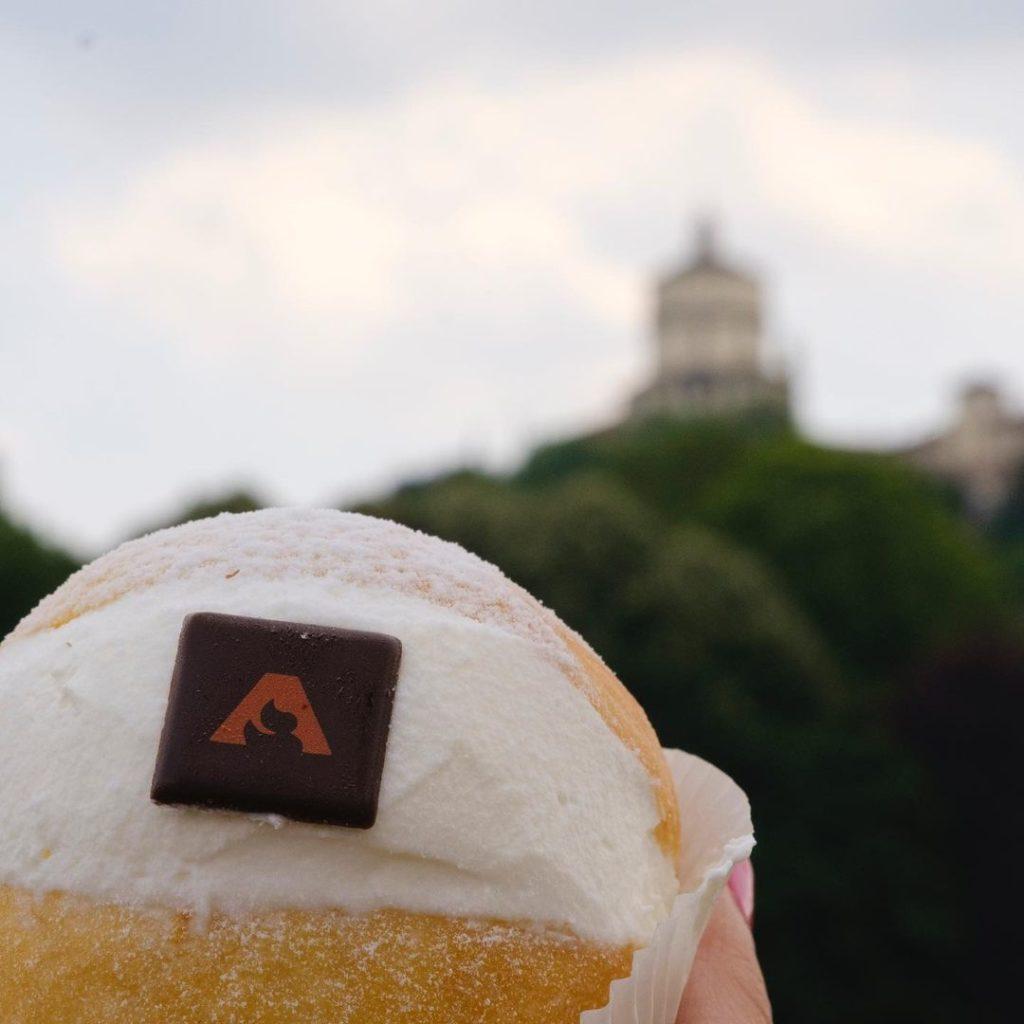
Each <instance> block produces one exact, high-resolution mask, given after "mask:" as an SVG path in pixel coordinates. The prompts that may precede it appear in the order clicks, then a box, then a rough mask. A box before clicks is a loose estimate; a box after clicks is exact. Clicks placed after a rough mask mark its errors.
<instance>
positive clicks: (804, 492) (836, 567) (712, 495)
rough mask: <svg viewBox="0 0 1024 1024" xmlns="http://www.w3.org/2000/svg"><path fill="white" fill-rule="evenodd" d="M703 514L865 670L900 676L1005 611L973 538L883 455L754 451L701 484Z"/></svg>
mask: <svg viewBox="0 0 1024 1024" xmlns="http://www.w3.org/2000/svg"><path fill="white" fill-rule="evenodd" d="M703 517H704V518H705V520H706V521H707V522H710V523H713V524H715V525H716V526H718V527H719V528H720V529H722V530H723V531H725V532H726V533H728V534H729V536H732V537H734V538H736V539H737V540H739V541H740V542H742V543H743V544H744V545H746V546H748V547H750V548H751V549H753V550H756V551H758V552H760V553H761V554H762V555H763V557H765V558H766V559H767V560H768V561H769V562H770V564H771V565H772V566H774V568H775V570H776V571H777V572H778V573H779V574H780V575H781V577H782V578H783V579H784V580H785V582H786V585H787V587H788V588H789V590H790V592H791V593H792V594H793V596H794V598H795V599H796V600H797V602H798V603H799V604H800V606H801V607H802V608H803V609H804V610H805V612H806V613H807V614H808V615H809V616H810V617H811V618H812V619H813V621H815V622H816V623H817V625H818V626H819V628H820V629H821V630H822V633H823V634H824V636H825V637H826V638H827V639H828V641H829V642H830V643H831V644H833V645H834V647H835V649H836V650H837V651H838V652H840V654H841V655H842V656H843V657H845V658H847V659H849V661H850V662H851V663H852V664H853V665H854V666H855V667H857V668H858V669H860V670H862V671H863V672H865V673H876V674H877V673H888V672H893V671H897V670H902V669H904V668H906V667H907V666H908V665H909V664H911V663H912V662H913V661H914V660H915V659H916V658H918V657H920V656H922V654H924V653H926V652H927V651H928V650H929V649H930V648H931V647H932V646H933V645H934V644H936V643H938V642H942V643H948V642H950V640H952V639H955V638H956V637H964V636H969V635H970V634H971V633H972V632H974V631H976V630H977V629H979V628H982V627H988V626H990V625H991V624H992V623H993V622H996V621H998V620H999V619H1000V617H1001V614H1002V608H1003V605H1004V602H1005V599H1006V592H1005V587H1004V581H1003V579H1002V577H1001V574H1000V573H999V571H998V568H997V565H996V563H995V561H994V560H993V559H992V557H991V553H990V551H989V550H988V549H987V548H986V546H985V544H984V541H983V540H982V538H981V537H979V536H977V535H976V534H974V533H973V531H972V530H971V529H970V527H968V526H967V525H966V524H965V523H964V522H962V521H959V520H957V519H956V518H955V517H954V516H952V515H951V514H950V513H949V511H948V508H947V506H946V504H945V501H944V500H943V498H942V497H941V496H940V495H939V494H938V492H937V491H936V490H934V489H933V488H932V487H931V486H930V484H928V483H927V482H926V481H924V480H922V479H920V478H918V477H917V476H916V475H915V474H913V473H911V472H909V471H907V470H905V469H904V468H903V467H902V466H899V465H897V464H895V463H894V462H892V461H891V460H889V459H885V458H882V457H879V456H868V455H856V454H852V453H848V452H836V451H828V450H825V449H822V448H817V447H814V446H812V445H809V444H806V443H803V442H798V441H786V442H782V443H776V444H771V445H762V446H759V447H758V448H756V449H755V450H754V451H752V452H751V457H750V458H749V459H747V460H746V461H744V463H743V464H742V465H740V466H738V467H737V468H736V469H735V471H734V472H732V473H730V474H729V475H728V476H725V477H723V478H722V479H721V480H720V481H719V482H718V484H717V486H715V487H714V488H713V489H710V492H709V493H708V494H707V496H706V498H705V504H704V510H703Z"/></svg>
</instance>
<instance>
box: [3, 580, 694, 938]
mask: <svg viewBox="0 0 1024 1024" xmlns="http://www.w3.org/2000/svg"><path fill="white" fill-rule="evenodd" d="M194 611H215V612H225V613H231V614H237V615H250V616H257V617H263V618H278V619H288V620H293V621H298V622H310V623H315V624H318V625H328V626H340V627H346V628H351V629H368V630H375V631H379V632H385V633H390V634H392V635H394V636H397V637H399V639H400V640H401V641H402V645H403V657H402V665H401V670H400V673H399V680H398V688H397V692H396V698H395V707H394V713H393V718H392V723H391V733H390V737H389V741H388V748H387V757H386V760H385V766H384V775H383V779H382V785H381V794H380V805H379V811H378V818H377V823H376V825H375V826H374V827H373V828H372V829H370V830H368V831H365V832H363V831H357V830H351V829H344V828H336V827H329V826H318V825H309V824H302V823H297V822H292V821H287V820H284V819H278V818H273V817H258V816H253V815H245V814H239V813H234V812H226V811H212V810H199V809H190V808H178V807H162V806H157V805H155V804H153V803H152V802H151V801H150V799H149V786H150V781H151V778H152V773H153V766H154V761H155V758H156V751H157V744H158V740H159V736H160V731H161V727H162V724H163V718H164V712H165V709H166V704H167V695H168V684H169V681H170V676H171V670H172V667H173V664H174V657H175V650H176V646H177V640H178V633H179V630H180V628H181V622H182V619H183V618H184V616H185V615H186V614H188V613H190V612H194ZM0 730H2V740H0V881H2V882H3V883H6V884H10V885H15V886H19V887H24V888H27V889H30V890H33V891H36V892H45V891H49V890H61V891H66V892H71V893H75V894H80V895H83V896H87V897H92V898H96V899H100V900H106V901H111V902H119V903H132V904H158V905H163V906H168V907H172V908H175V909H179V910H189V911H193V912H196V913H198V914H200V915H203V914H206V913H208V912H210V911H217V912H221V913H227V914H232V915H243V914H245V913H247V912H252V911H258V910H268V909H275V908H309V909H323V908H342V909H345V910H348V911H351V912H363V911H369V910H373V909H377V908H383V907H395V908H402V909H406V910H410V911H415V912H423V913H438V914H448V915H463V916H469V917H482V918H498V919H503V920H510V921H524V920H525V921H536V922H540V923H542V924H545V925H549V926H552V927H555V928H564V929H568V930H570V931H571V932H573V933H575V934H576V935H578V936H580V937H582V938H585V939H588V940H591V941H595V942H608V943H616V944H625V943H643V942H646V941H647V940H648V939H649V937H650V935H651V933H652V932H653V930H654V928H655V926H656V925H657V923H658V922H659V921H660V920H662V919H663V918H664V917H665V915H666V914H667V912H668V908H669V906H670V904H671V900H672V898H673V897H674V896H675V894H676V892H677V889H678V884H677V881H676V877H675V874H674V871H673V868H672V865H671V863H670V862H669V859H668V857H667V856H666V854H665V853H664V851H663V850H662V849H661V847H660V846H659V845H658V843H657V842H656V840H655V839H654V836H653V831H654V829H655V828H656V826H657V825H658V809H657V806H656V803H655V799H654V791H653V783H652V780H651V778H650V776H649V775H648V773H647V772H646V771H645V770H644V768H643V766H642V765H641V764H640V762H639V760H638V759H637V757H636V756H635V755H634V754H633V753H632V752H631V751H629V750H627V749H626V748H625V747H624V746H623V744H622V743H621V742H620V740H619V739H618V738H617V737H616V736H615V735H614V734H613V733H612V732H611V731H610V730H609V729H608V727H607V725H606V724H605V723H604V721H603V720H602V719H601V717H600V715H599V714H598V713H597V712H596V711H595V710H594V708H593V707H592V706H591V704H590V703H589V702H588V701H587V699H586V698H585V696H584V695H583V694H582V693H580V692H579V691H578V690H577V689H576V688H575V687H574V686H573V685H572V684H571V683H570V682H569V681H568V680H567V679H566V678H565V676H564V674H563V672H562V671H561V670H560V669H559V667H558V665H557V664H556V663H555V662H553V661H552V659H551V658H550V657H549V656H546V653H545V651H543V650H542V649H541V647H540V646H539V645H538V644H536V643H533V642H531V641H530V640H529V639H528V638H524V637H522V636H517V635H514V634H513V633H511V632H509V631H506V630H503V629H501V628H500V627H499V626H496V625H494V624H492V623H486V622H485V623H481V622H474V621H472V620H470V619H467V618H465V617H463V616H461V615H459V614H457V613H456V612H453V611H449V610H447V609H445V608H443V607H439V606H438V605H436V604H433V603H429V602H427V601H424V600H422V599H420V598H417V597H415V596H412V595H409V594H398V593H396V592H395V591H393V590H389V589H386V588H375V587H373V586H369V585H354V584H352V583H351V582H337V581H332V580H331V579H330V578H313V577H308V576H307V577H301V578H286V579H283V580H250V581H248V582H245V583H244V585H236V586H225V585H224V582H223V581H222V580H217V579H209V578H208V579H205V580H195V579H193V580H177V579H165V580H163V581H161V582H159V583H158V584H157V585H155V586H152V587H150V588H148V589H143V590H138V591H135V592H131V593H129V594H127V595H125V596H123V597H121V598H120V599H118V600H116V601H114V602H113V603H112V604H108V605H106V606H105V607H102V608H99V609H96V610H94V611H91V612H88V613H87V614H85V615H83V616H81V617H79V618H77V619H74V620H73V621H71V622H69V623H67V624H66V625H64V626H62V627H60V628H59V629H53V630H47V631H44V632H41V633H37V634H34V635H30V636H26V637H23V638H17V639H15V640H13V641H12V642H9V643H7V644H5V645H4V646H3V647H2V648H0Z"/></svg>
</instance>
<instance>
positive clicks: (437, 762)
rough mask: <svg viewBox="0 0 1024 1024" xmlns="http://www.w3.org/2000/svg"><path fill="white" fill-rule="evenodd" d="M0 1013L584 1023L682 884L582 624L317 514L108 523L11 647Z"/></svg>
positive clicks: (661, 779)
mask: <svg viewBox="0 0 1024 1024" xmlns="http://www.w3.org/2000/svg"><path fill="white" fill-rule="evenodd" d="M0 722H2V739H0V941H2V944H3V948H4V956H3V957H2V958H0V1007H2V1008H3V1012H2V1014H0V1019H2V1020H3V1021H4V1022H5V1024H37V1022H38V1024H70V1022H75V1024H84V1022H88V1024H107V1022H115V1021H116V1022H128V1021H130V1022H132V1024H150V1022H153V1024H156V1022H159V1024H179V1022H197V1024H198V1022H204V1024H206V1022H211V1024H221V1022H223V1024H227V1022H239V1024H241V1022H275V1024H276V1022H282V1024H284V1022H289V1024H290V1022H299V1021H301V1022H304V1024H350V1022H360V1024H371V1022H372V1024H391V1022H398V1021H401V1022H404V1024H439V1022H444V1024H463V1022H465V1024H469V1022H472V1024H482V1022H492V1021H493V1022H497V1021H501V1022H503V1024H525V1022H531V1024H533V1022H535V1024H562V1022H565V1024H577V1022H578V1021H579V1019H580V1014H581V1012H583V1011H585V1010H588V1009H592V1008H596V1007H601V1006H603V1005H604V1004H605V1003H606V1002H607V1001H608V996H609V985H610V983H611V982H612V980H613V979H615V978H619V977H623V976H625V975H628V974H629V973H630V970H631V963H632V957H633V953H634V951H635V950H636V949H638V948H640V947H643V946H645V945H646V944H647V943H648V942H649V941H650V940H651V937H652V935H653V934H654V931H655V929H656V928H657V926H658V925H659V922H662V921H663V920H665V918H666V917H667V916H668V915H669V913H670V910H671V907H672V904H673V900H674V899H675V897H676V896H677V894H678V892H679V879H678V877H677V868H678V863H679V861H678V853H679V846H680V826H679V811H678V805H677V801H676V795H675V792H674V789H673V782H672V777H671V775H670V773H669V770H668V767H667V764H666V761H665V758H664V756H663V753H662V751H661V748H660V746H659V745H658V742H657V739H656V737H655V735H654V732H653V730H652V729H651V726H650V725H649V723H648V721H647V719H646V718H645V716H644V714H643V712H642V711H641V709H640V707H639V706H638V705H637V704H636V702H635V701H634V700H633V698H632V697H631V696H630V695H629V694H628V693H627V691H626V690H625V688H624V687H623V686H622V685H621V684H620V683H619V681H618V680H617V679H616V678H615V677H614V675H613V674H612V673H611V672H610V671H609V669H608V668H606V667H605V665H604V664H603V663H602V662H601V661H600V659H599V658H598V657H597V656H596V655H595V654H594V653H593V651H592V650H591V649H590V648H589V647H588V646H587V645H586V644H585V643H584V642H583V641H582V640H581V639H580V638H579V637H578V636H577V635H576V634H575V633H573V632H572V631H571V630H569V629H568V628H567V627H566V626H565V625H563V624H562V623H561V622H560V621H559V620H558V619H557V618H556V617H555V616H554V615H553V614H552V613H551V612H550V611H548V610H547V609H545V608H544V607H543V606H542V605H540V604H539V603H538V602H537V601H535V600H534V599H533V598H532V597H530V596H529V595H528V594H527V593H526V592H525V591H523V590H522V589H521V588H519V587H518V586H515V585H514V584H512V583H511V582H509V581H508V580H507V579H506V578H505V577H504V576H502V574H501V573H500V572H499V571H498V570H497V569H495V568H494V567H492V566H490V565H488V564H487V563H485V562H482V561H481V560H479V559H478V558H476V557H474V556H472V555H470V554H468V553H466V552H465V551H463V550H462V549H461V548H459V547H457V546H455V545H453V544H449V543H446V542H443V541H440V540H437V539H435V538H431V537H428V536H425V535H423V534H420V533H417V532H415V531H412V530H409V529H407V528H405V527H401V526H397V525H395V524H394V523H389V522H385V521H381V520H376V519H372V518H368V517H364V516H358V515H353V514H345V513H340V512H331V511H317V512H311V511H298V510H272V511H266V512H257V513H249V514H244V515H236V516H227V515H225V516H220V517H218V518H216V519H209V520H203V521H200V522H196V523H192V524H189V525H186V526H182V527H178V528H175V529H171V530H165V531H162V532H160V533H156V534H153V535H151V536H149V537H145V538H143V539H141V540H137V541H132V542H130V543H128V544H125V545H123V546H122V547H120V548H118V549H117V550H115V551H114V552H112V553H110V554H108V555H105V556H103V557H102V558H100V559H98V560H97V561H95V562H93V563H92V564H91V565H89V566H87V567H86V568H84V569H82V570H81V571H80V572H79V573H77V574H76V575H74V576H73V577H72V578H71V579H70V580H69V581H68V582H67V583H66V584H64V586H62V587H61V588H60V589H59V590H57V591H56V592H55V593H54V594H52V595H51V596H50V597H48V598H47V599H45V600H44V601H43V602H42V603H41V604H40V605H39V606H38V607H37V608H36V609H35V610H34V611H33V612H32V613H31V614H30V615H29V616H28V617H27V618H25V619H24V620H23V621H22V623H21V624H20V625H19V626H18V627H17V629H15V630H14V632H13V633H12V634H11V635H10V636H9V637H8V638H7V639H6V640H5V641H4V643H3V645H2V646H0Z"/></svg>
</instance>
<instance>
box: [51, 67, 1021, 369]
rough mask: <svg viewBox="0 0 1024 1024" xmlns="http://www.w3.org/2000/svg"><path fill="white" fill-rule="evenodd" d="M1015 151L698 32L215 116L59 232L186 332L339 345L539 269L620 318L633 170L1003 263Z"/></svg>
mask: <svg viewBox="0 0 1024 1024" xmlns="http://www.w3.org/2000/svg"><path fill="white" fill-rule="evenodd" d="M1019 172H1020V168H1019V167H1018V166H1016V165H1014V164H1013V162H1012V161H1011V160H1010V159H1009V158H1008V157H1007V156H1006V155H1004V154H1002V153H1000V152H999V151H998V150H997V149H995V148H994V147H993V146H992V145H989V144H985V143H982V142H978V141H972V140H967V139H961V138H956V137H948V136H942V135H938V134H928V133H923V132H918V133H916V134H915V133H913V132H908V131H906V130H905V129H904V128H903V127H902V126H900V125H886V124H885V123H865V122H863V121H860V120H858V119H857V118H856V117H854V116H848V115H841V114H836V113H833V112H830V111H828V110H827V109H825V108H823V107H822V106H821V105H820V104H818V103H816V102H815V101H814V98H813V97H812V96H809V95H807V94H806V92H805V91H804V90H803V89H802V88H801V87H800V86H799V84H798V83H796V82H793V81H789V80H787V79H786V77H785V76H784V75H782V74H781V73H779V72H778V71H776V70H774V69H772V68H770V67H768V66H766V65H764V64H762V63H759V62H758V61H756V60H753V59H751V58H748V57H744V56H742V55H737V54H729V53H722V52H704V53H697V54H689V55H679V56H667V57H662V58H659V59H644V60H642V61H641V60H632V61H629V62H625V63H620V64H618V65H613V66H610V67H608V66H605V67H602V68H594V69H584V70H581V71H574V72H573V73H571V74H570V73H567V72H564V73H560V74H548V75H538V76H536V77H534V78H533V79H532V80H531V81H529V82H527V83H526V84H525V86H524V85H523V83H519V84H518V85H517V86H516V87H515V88H512V87H505V88H498V87H491V88H488V89H481V88H479V87H477V86H476V85H475V84H474V83H473V82H472V81H469V80H460V79H455V80H450V81H447V82H440V83H435V85H433V86H432V87H429V88H425V89H422V90H420V91H418V92H416V93H414V94H412V95H410V96H407V97H405V98H403V99H401V100H396V101H394V102H392V103H390V104H387V105H383V106H377V107H374V108H372V109H369V110H365V109H364V110H361V111H358V112H356V111H348V110H345V109H315V110H300V111H292V112H287V113H279V114H277V115H275V116H274V117H272V118H269V119H263V120H261V121H260V122H259V123H258V124H255V125H253V124H244V125H240V126H238V127H237V128H235V129H232V128H231V127H230V126H225V130H224V134H223V138H222V139H221V141H220V142H218V143H217V144H215V145H209V144H205V145H199V146H196V147H195V148H193V149H186V150H185V151H181V152H178V153H176V154H174V155H173V156H171V157H169V158H167V159H165V160H164V161H163V162H162V163H160V164H158V165H156V166H151V167H146V168H143V169H142V170H141V171H139V173H138V174H137V176H136V178H135V180H134V181H133V182H132V183H131V184H130V185H129V186H128V187H127V188H126V189H125V190H124V192H123V193H121V194H118V195H115V196H100V197H98V198H97V199H96V200H95V201H94V203H93V206H92V208H91V209H81V208H78V209H71V210H64V211H62V214H61V216H60V218H59V222H58V225H57V227H56V243H57V247H58V251H59V255H60V259H61V261H62V263H63V265H64V266H65V267H66V269H67V271H68V272H69V273H70V274H71V275H72V276H73V277H74V278H75V279H76V281H77V282H78V283H80V284H84V285H86V286H87V287H89V288H92V289H97V290H100V291H101V292H104V293H106V294H107V295H109V296H111V297H113V298H116V299H118V300H120V301H127V302H130V303H133V304H134V305H135V306H136V308H138V309H142V310H145V311H146V314H147V315H148V316H152V317H156V318H160V319H161V320H163V321H164V322H165V323H167V324H169V325H170V326H171V328H172V329H173V330H174V331H175V332H176V333H177V334H178V335H179V336H180V337H181V338H182V339H184V340H189V339H192V340H193V341H197V342H199V343H200V346H201V347H204V348H205V347H208V346H210V345H214V346H223V345H227V346H230V345H233V344H241V343H244V344H246V345H247V346H251V345H252V344H254V342H257V341H258V339H259V338H261V337H268V336H269V337H271V338H279V337H280V336H281V335H282V334H286V335H287V336H289V337H290V338H292V339H293V341H296V342H299V343H300V344H299V348H300V349H301V348H302V347H303V344H306V345H308V347H309V348H310V349H311V350H313V351H314V352H315V351H316V350H323V349H326V348H329V349H330V350H331V351H332V352H333V353H334V356H335V358H338V359H345V358H349V357H351V356H352V354H353V352H354V351H357V350H358V349H359V348H360V347H363V346H366V345H368V344H370V343H372V341H373V338H374V336H375V334H377V333H378V332H380V331H383V330H386V329H389V328H391V327H394V325H396V324H401V323H409V322H415V321H416V320H417V319H421V318H428V319H429V318H430V317H431V315H432V314H436V313H439V312H441V311H451V310H453V309H455V310H462V311H465V310H478V311H480V310H482V307H484V306H486V307H487V308H489V309H491V310H492V311H493V312H494V315H496V316H500V315H501V312H500V311H501V310H502V309H504V308H507V307H508V306H510V305H514V304H516V303H521V302H530V301H531V297H532V296H533V295H535V294H537V293H538V292H545V291H547V290H550V292H551V293H552V294H559V295H562V296H563V297H564V301H565V302H566V303H570V304H573V305H574V306H576V307H577V309H578V310H579V311H580V313H581V315H583V316H585V317H592V318H594V319H595V320H598V321H601V322H604V323H607V324H610V325H613V326H614V327H616V328H618V329H624V328H625V327H626V326H627V325H628V324H630V323H631V322H633V321H634V320H635V318H636V316H637V313H638V309H637V287H636V280H635V278H636V274H637V269H638V268H637V267H636V266H635V265H633V264H632V263H630V262H629V260H630V259H631V258H632V253H626V252H615V251H614V250H613V249H612V248H610V247H609V246H602V244H601V237H602V227H603V224H604V222H605V219H606V212H607V210H608V209H619V208H621V206H622V205H623V204H628V203H629V202H630V201H631V200H632V199H633V197H635V196H636V195H637V194H638V193H640V192H643V191H644V189H645V187H647V183H650V186H651V187H652V191H656V192H659V193H660V197H661V198H664V197H665V195H666V193H667V192H668V191H669V190H671V191H672V192H674V193H675V195H676V196H679V197H682V199H683V200H684V201H688V200H695V201H700V200H701V199H704V200H705V201H706V200H707V199H711V200H712V201H713V202H715V203H716V204H718V205H721V206H723V207H726V208H728V209H730V210H732V209H738V210H740V211H741V212H742V211H750V212H751V213H752V215H756V216H760V217H764V216H766V215H767V216H769V217H773V218H776V219H778V220H781V221H785V222H788V223H791V224H795V225H802V226H804V227H806V228H808V229H810V230H813V231H815V232H819V233H822V234H823V235H825V236H827V237H828V239H829V241H830V242H831V243H832V244H835V245H837V246H840V247H845V248H848V249H850V250H853V251H855V252H857V253H859V254H861V255H866V256H868V257H870V258H872V259H880V260H883V261H891V262H894V263H902V264H908V263H917V264H925V265H928V264H935V265H940V266H942V267H943V268H945V269H950V268H953V269H956V270H960V271H963V272H965V273H978V274H984V275H989V276H996V277H998V276H999V275H1004V274H1007V273H1009V272H1012V273H1016V272H1015V270H1013V269H1012V268H1014V267H1015V266H1019V265H1020V263H1021V259H1022V257H1024V185H1022V179H1021V176H1020V173H1019ZM673 198H674V197H673ZM641 201H643V200H641ZM648 201H649V200H648ZM342 336H343V337H344V343H342V344H339V338H340V337H342ZM320 354H321V355H322V351H321V353H320Z"/></svg>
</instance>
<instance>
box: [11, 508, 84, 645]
mask: <svg viewBox="0 0 1024 1024" xmlns="http://www.w3.org/2000/svg"><path fill="white" fill-rule="evenodd" d="M78 567H79V563H78V561H77V560H76V559H75V558H73V557H72V556H71V555H69V554H68V553H67V552H65V551H62V550H61V549H60V548H58V547H55V546H54V545H51V544H47V543H46V542H45V541H42V540H40V539H39V538H38V537H37V536H36V535H35V534H34V533H32V532H31V531H30V530H28V529H26V528H25V527H23V526H19V525H17V524H16V523H14V522H12V521H11V520H10V519H9V518H8V517H7V516H6V515H4V514H3V513H0V636H6V634H7V633H9V632H10V631H11V630H12V629H13V628H14V627H15V626H16V625H17V624H18V622H19V621H20V620H21V619H22V618H23V617H24V616H25V615H26V614H27V613H28V612H30V611H31V610H32V608H33V607H34V606H35V605H36V604H37V603H38V602H39V601H40V600H42V598H44V597H45V596H46V595H47V594H49V593H50V591H52V590H55V589H56V588H57V587H59V586H60V584H61V583H63V582H64V580H66V579H67V577H68V576H69V575H70V574H71V573H72V572H74V571H75V570H76V569H77V568H78Z"/></svg>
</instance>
